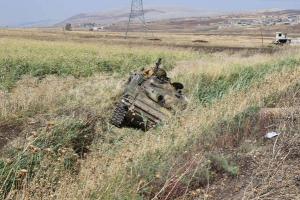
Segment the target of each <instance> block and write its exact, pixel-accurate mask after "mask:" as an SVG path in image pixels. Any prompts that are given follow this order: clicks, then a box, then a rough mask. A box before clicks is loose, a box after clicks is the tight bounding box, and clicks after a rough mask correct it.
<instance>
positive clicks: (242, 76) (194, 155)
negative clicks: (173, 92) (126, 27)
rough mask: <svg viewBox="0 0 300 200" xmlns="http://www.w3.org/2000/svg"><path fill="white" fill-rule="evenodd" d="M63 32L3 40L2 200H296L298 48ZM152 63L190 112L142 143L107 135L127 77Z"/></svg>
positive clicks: (130, 134)
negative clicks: (205, 45)
mask: <svg viewBox="0 0 300 200" xmlns="http://www.w3.org/2000/svg"><path fill="white" fill-rule="evenodd" d="M63 34H64V33H63V32H60V31H57V30H56V31H54V30H51V31H48V32H45V31H39V30H24V32H21V33H20V32H18V31H16V30H14V31H8V30H1V31H0V35H1V38H0V72H1V73H0V75H1V76H0V199H284V198H286V199H298V198H300V196H299V194H300V188H299V185H297V184H299V180H298V179H297V176H298V175H299V173H298V172H299V171H300V168H299V165H298V163H299V159H300V156H299V151H300V148H299V147H300V137H299V130H300V127H299V126H300V120H299V110H298V109H299V107H300V78H299V77H300V54H299V53H300V49H298V48H292V47H286V48H285V47H283V48H281V49H279V50H277V51H274V52H272V53H262V52H260V51H257V52H253V51H251V52H249V51H247V49H245V50H240V51H234V52H232V51H230V50H226V48H225V49H224V50H223V51H222V52H207V51H193V50H192V49H189V48H187V49H186V48H185V49H183V48H177V47H171V46H165V45H162V46H159V45H153V44H151V42H149V41H147V42H145V44H144V43H143V41H141V42H139V43H138V44H131V43H127V42H120V43H119V42H118V41H119V40H120V41H121V40H122V39H121V38H118V39H112V40H111V41H110V42H109V39H105V40H103V38H101V37H100V36H99V38H98V35H93V38H90V39H89V40H88V41H86V40H85V39H83V37H87V35H89V34H91V35H92V33H67V34H66V35H64V37H65V39H64V38H62V35H63ZM82 35H84V36H82ZM164 35H165V36H164V37H166V38H172V37H176V38H182V37H183V36H181V35H177V36H176V35H169V37H168V35H167V34H164ZM107 37H112V36H107ZM214 37H216V36H214ZM193 39H194V38H193ZM139 40H140V39H139ZM178 40H179V39H178ZM242 40H243V41H245V44H246V42H247V43H248V44H250V46H251V42H249V41H247V39H246V38H245V37H241V39H240V40H237V41H231V42H232V43H234V44H233V45H230V44H223V46H241V44H239V41H242ZM168 42H169V43H171V42H172V41H171V40H169V41H168ZM174 43H176V42H174ZM143 44H144V45H143ZM218 45H221V46H222V44H221V43H219V44H218ZM242 45H243V44H242ZM248 47H249V46H248ZM159 57H162V58H163V59H164V67H165V68H166V69H167V70H169V74H170V76H171V78H172V80H173V81H180V82H182V83H184V85H185V86H186V91H185V92H186V94H187V96H188V98H189V105H188V108H187V109H186V110H185V111H183V112H180V113H176V115H175V116H173V117H172V119H170V120H169V121H167V122H166V123H164V124H163V125H161V126H159V127H157V128H155V129H153V130H150V131H148V132H146V133H145V132H143V131H140V130H133V129H127V128H124V129H117V128H115V127H113V126H111V125H110V124H109V123H108V121H109V117H110V114H111V112H112V110H113V107H114V104H115V103H116V101H117V99H118V96H119V95H120V93H121V91H122V85H123V84H124V81H126V79H127V77H128V74H129V73H130V72H131V71H133V70H137V69H140V68H142V67H145V66H151V65H153V64H154V63H155V61H156V59H157V58H159ZM265 109H268V110H271V111H270V112H271V114H268V113H267V114H265V113H262V112H263V110H265ZM272 109H283V110H286V111H285V112H279V113H278V112H277V114H274V113H272ZM267 131H277V132H280V133H281V135H280V137H278V138H277V140H276V139H275V140H276V141H275V140H265V139H264V138H263V136H264V134H265V133H266V132H267ZM287 172H288V173H287ZM298 178H299V177H298ZM279 179H280V181H278V180H279ZM274 188H275V189H274ZM287 194H288V196H287Z"/></svg>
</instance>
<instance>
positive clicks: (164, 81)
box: [111, 59, 187, 130]
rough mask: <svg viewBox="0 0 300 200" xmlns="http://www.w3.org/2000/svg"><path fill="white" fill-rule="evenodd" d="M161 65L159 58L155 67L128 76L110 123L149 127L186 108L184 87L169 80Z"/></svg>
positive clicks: (120, 125)
mask: <svg viewBox="0 0 300 200" xmlns="http://www.w3.org/2000/svg"><path fill="white" fill-rule="evenodd" d="M160 65H161V59H159V60H158V62H157V63H156V66H155V67H154V68H152V69H148V70H141V71H140V72H136V73H134V74H132V75H131V76H130V78H129V80H128V82H127V84H126V85H125V89H124V93H123V94H122V97H121V99H120V101H119V102H118V104H117V105H116V108H115V110H114V113H113V115H112V118H111V124H112V125H114V126H116V127H118V128H122V127H125V126H126V127H135V128H140V129H143V130H149V129H150V128H152V127H155V126H156V125H157V124H159V123H161V122H163V121H165V120H167V119H168V118H169V117H170V116H172V114H174V113H176V112H177V111H179V110H182V109H184V108H185V107H186V105H187V98H186V96H185V95H184V94H183V89H184V86H183V85H182V84H181V83H177V82H175V83H172V82H171V80H170V78H168V76H167V73H166V71H165V70H163V69H162V68H160Z"/></svg>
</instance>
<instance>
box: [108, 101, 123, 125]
mask: <svg viewBox="0 0 300 200" xmlns="http://www.w3.org/2000/svg"><path fill="white" fill-rule="evenodd" d="M126 114H127V108H126V105H124V104H123V103H122V102H120V103H118V104H117V107H116V109H115V111H114V113H113V116H112V118H111V120H110V123H111V124H112V125H114V126H116V127H118V128H122V125H123V124H124V122H125V117H126Z"/></svg>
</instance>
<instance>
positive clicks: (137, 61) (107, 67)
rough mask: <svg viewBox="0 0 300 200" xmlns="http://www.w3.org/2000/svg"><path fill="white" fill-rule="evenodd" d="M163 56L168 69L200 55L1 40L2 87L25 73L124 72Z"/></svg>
mask: <svg viewBox="0 0 300 200" xmlns="http://www.w3.org/2000/svg"><path fill="white" fill-rule="evenodd" d="M160 57H161V58H163V62H164V63H163V64H164V67H165V68H166V69H170V68H172V67H173V66H174V64H175V61H177V60H185V59H191V58H196V57H197V54H196V53H192V52H189V53H187V52H184V51H179V50H170V49H166V50H163V49H159V48H150V47H148V48H145V47H140V48H139V49H138V50H137V49H133V48H130V47H125V46H121V45H120V46H118V45H103V44H98V45H92V44H91V45H86V44H76V43H67V42H46V41H43V42H41V41H39V42H36V41H31V40H12V39H1V40H0V89H10V88H12V87H13V86H14V84H15V82H16V81H17V80H19V79H20V78H21V77H22V76H23V75H30V76H34V77H39V78H43V77H45V76H46V75H51V74H52V75H53V74H54V75H57V76H68V75H72V76H74V77H88V76H91V75H93V74H95V73H105V74H118V75H124V74H127V73H129V72H130V71H132V70H136V69H141V68H142V67H145V66H149V65H153V66H154V64H155V62H156V60H157V59H158V58H160Z"/></svg>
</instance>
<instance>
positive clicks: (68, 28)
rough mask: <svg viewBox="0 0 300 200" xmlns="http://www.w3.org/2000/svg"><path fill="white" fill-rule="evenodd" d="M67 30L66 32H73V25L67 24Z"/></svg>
mask: <svg viewBox="0 0 300 200" xmlns="http://www.w3.org/2000/svg"><path fill="white" fill-rule="evenodd" d="M65 30H66V31H72V24H70V23H67V24H66V26H65Z"/></svg>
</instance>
